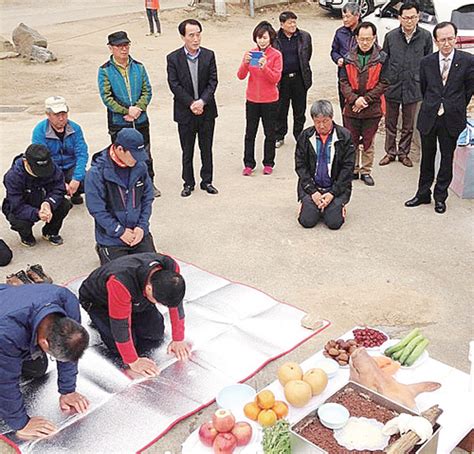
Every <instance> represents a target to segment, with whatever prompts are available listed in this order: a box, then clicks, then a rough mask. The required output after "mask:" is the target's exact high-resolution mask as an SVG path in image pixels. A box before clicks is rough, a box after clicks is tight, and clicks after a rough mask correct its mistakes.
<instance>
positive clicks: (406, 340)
mask: <svg viewBox="0 0 474 454" xmlns="http://www.w3.org/2000/svg"><path fill="white" fill-rule="evenodd" d="M419 334H421V332H420V330H419V329H418V328H415V329H414V330H413V331H412V332H411V333H410V334H408V336H405V337H404V338H403V339H402V340H401V341H400V342H399V343H398V344H395V345H393V346H392V347H389V348H387V349H386V350H385V352H384V354H385V356H390V357H391V356H392V354H393V353H395V352H398V351H400V350H401V349H402V348H404V347H406V346H407V345H408V344H409V343H410V342H411V341H412V340H413V339H414V338H415V337H416V336H418V335H419ZM392 359H394V358H392Z"/></svg>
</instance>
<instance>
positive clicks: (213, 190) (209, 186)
mask: <svg viewBox="0 0 474 454" xmlns="http://www.w3.org/2000/svg"><path fill="white" fill-rule="evenodd" d="M201 189H202V190H203V191H206V192H207V193H208V194H219V191H218V190H217V188H215V187H214V186H212V184H211V183H208V184H201Z"/></svg>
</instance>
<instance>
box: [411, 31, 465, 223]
mask: <svg viewBox="0 0 474 454" xmlns="http://www.w3.org/2000/svg"><path fill="white" fill-rule="evenodd" d="M433 36H434V39H435V43H436V45H437V46H438V49H439V51H438V52H435V53H434V54H431V55H428V56H426V57H424V58H423V59H422V61H421V65H420V86H421V92H422V95H423V102H422V105H421V109H420V114H419V116H418V123H417V127H418V130H419V131H420V134H421V147H422V148H421V166H420V179H419V182H418V191H417V192H416V194H415V197H413V198H412V199H410V200H408V201H407V202H405V206H406V207H416V206H418V205H422V204H429V203H431V186H432V184H433V181H434V176H435V156H436V149H437V142H439V148H440V151H441V163H440V167H439V171H438V175H437V177H436V184H435V187H434V191H433V198H434V201H435V211H436V213H439V214H442V213H444V212H445V211H446V199H447V198H448V187H449V185H450V183H451V180H452V178H453V155H454V150H455V148H456V142H457V139H458V136H459V134H460V133H461V132H462V131H463V130H464V129H465V127H466V107H467V105H468V104H469V102H470V100H471V97H472V94H473V90H474V56H473V55H471V54H468V53H467V52H463V51H460V50H457V49H455V44H456V36H457V28H456V25H454V24H453V23H452V22H441V23H439V24H438V25H436V27H435V28H434V30H433Z"/></svg>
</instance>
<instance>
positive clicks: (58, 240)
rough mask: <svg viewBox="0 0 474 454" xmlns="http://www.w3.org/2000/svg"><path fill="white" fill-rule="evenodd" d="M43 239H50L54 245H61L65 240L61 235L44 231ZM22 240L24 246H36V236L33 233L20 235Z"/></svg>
mask: <svg viewBox="0 0 474 454" xmlns="http://www.w3.org/2000/svg"><path fill="white" fill-rule="evenodd" d="M42 238H43V240H46V241H48V242H49V243H50V244H52V245H53V246H61V244H63V243H64V240H63V238H62V236H61V235H59V234H57V235H51V234H46V233H43V235H42ZM20 242H21V244H22V245H23V246H26V247H33V246H36V238H35V237H34V236H33V235H27V236H21V235H20Z"/></svg>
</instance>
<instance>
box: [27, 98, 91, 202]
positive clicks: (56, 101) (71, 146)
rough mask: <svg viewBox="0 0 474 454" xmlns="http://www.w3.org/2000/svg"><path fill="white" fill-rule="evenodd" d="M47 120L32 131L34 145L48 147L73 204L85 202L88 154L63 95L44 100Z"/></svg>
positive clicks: (82, 135) (82, 137)
mask: <svg viewBox="0 0 474 454" xmlns="http://www.w3.org/2000/svg"><path fill="white" fill-rule="evenodd" d="M45 110H46V117H47V118H46V119H44V120H42V121H40V122H39V123H38V124H37V125H36V127H35V129H34V130H33V137H32V142H33V143H39V144H41V145H45V146H46V147H47V148H48V150H49V151H50V152H51V157H52V158H53V161H54V162H55V163H56V165H57V166H58V167H59V168H60V169H61V170H62V172H63V174H64V180H65V182H66V191H67V194H68V196H70V197H71V202H72V203H73V205H80V204H81V203H83V200H82V197H81V194H83V193H84V178H85V175H86V165H87V160H88V158H89V155H88V153H87V144H86V141H85V140H84V134H83V133H82V129H81V127H80V126H79V125H78V124H77V123H74V122H73V121H71V120H69V118H68V113H69V107H68V105H67V103H66V100H65V99H64V98H63V97H62V96H51V97H50V98H48V99H46V101H45Z"/></svg>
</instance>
